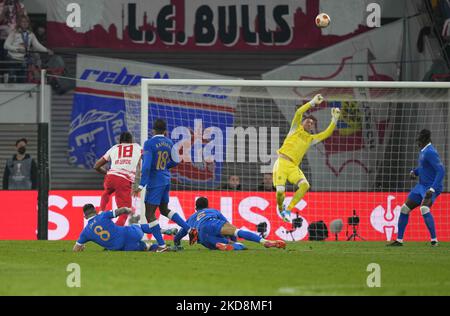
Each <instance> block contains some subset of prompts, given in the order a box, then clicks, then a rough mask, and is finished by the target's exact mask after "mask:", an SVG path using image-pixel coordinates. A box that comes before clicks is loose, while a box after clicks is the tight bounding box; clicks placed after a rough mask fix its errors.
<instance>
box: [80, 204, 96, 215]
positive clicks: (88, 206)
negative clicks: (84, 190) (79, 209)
mask: <svg viewBox="0 0 450 316" xmlns="http://www.w3.org/2000/svg"><path fill="white" fill-rule="evenodd" d="M83 213H84V216H87V215H89V214H92V213H96V212H95V206H94V205H93V204H91V203H88V204H84V206H83Z"/></svg>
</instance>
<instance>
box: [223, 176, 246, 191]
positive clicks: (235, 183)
mask: <svg viewBox="0 0 450 316" xmlns="http://www.w3.org/2000/svg"><path fill="white" fill-rule="evenodd" d="M222 188H223V189H224V190H230V191H240V190H241V179H240V178H239V176H236V175H231V176H229V177H228V182H227V183H226V184H225V185H224V186H223V187H222Z"/></svg>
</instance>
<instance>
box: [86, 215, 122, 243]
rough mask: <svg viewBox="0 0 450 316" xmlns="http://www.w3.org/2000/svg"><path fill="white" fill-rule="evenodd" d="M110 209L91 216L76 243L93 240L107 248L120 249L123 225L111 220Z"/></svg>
mask: <svg viewBox="0 0 450 316" xmlns="http://www.w3.org/2000/svg"><path fill="white" fill-rule="evenodd" d="M112 218H114V213H113V212H112V211H108V212H103V213H101V214H99V215H96V216H94V217H92V218H91V219H90V220H89V221H88V223H87V225H86V227H85V228H84V229H83V231H82V232H81V235H80V237H79V238H78V241H77V243H79V244H85V243H87V242H88V241H92V242H95V243H96V244H99V245H100V246H101V247H103V248H106V249H108V250H121V249H122V248H123V246H124V244H125V231H126V230H125V227H121V226H117V225H115V224H114V223H113V221H112V220H111V219H112Z"/></svg>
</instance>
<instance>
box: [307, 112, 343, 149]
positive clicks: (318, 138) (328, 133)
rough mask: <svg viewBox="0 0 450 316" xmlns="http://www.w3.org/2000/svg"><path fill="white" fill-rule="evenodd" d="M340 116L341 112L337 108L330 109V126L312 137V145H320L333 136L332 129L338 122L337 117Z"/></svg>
mask: <svg viewBox="0 0 450 316" xmlns="http://www.w3.org/2000/svg"><path fill="white" fill-rule="evenodd" d="M340 116H341V110H340V109H339V108H332V109H331V122H330V125H328V127H327V128H326V130H324V131H323V132H320V133H319V134H315V135H313V141H312V143H313V145H314V144H317V143H320V142H322V141H324V140H325V139H327V138H328V137H330V136H331V135H333V132H334V129H335V128H336V124H337V121H338V120H339V117H340Z"/></svg>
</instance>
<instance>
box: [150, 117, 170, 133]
mask: <svg viewBox="0 0 450 316" xmlns="http://www.w3.org/2000/svg"><path fill="white" fill-rule="evenodd" d="M153 129H154V130H155V132H156V134H164V132H165V131H166V130H167V124H166V121H164V120H163V119H156V120H155V121H154V122H153Z"/></svg>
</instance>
